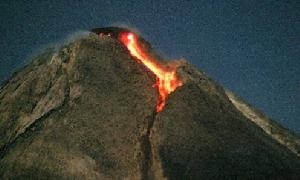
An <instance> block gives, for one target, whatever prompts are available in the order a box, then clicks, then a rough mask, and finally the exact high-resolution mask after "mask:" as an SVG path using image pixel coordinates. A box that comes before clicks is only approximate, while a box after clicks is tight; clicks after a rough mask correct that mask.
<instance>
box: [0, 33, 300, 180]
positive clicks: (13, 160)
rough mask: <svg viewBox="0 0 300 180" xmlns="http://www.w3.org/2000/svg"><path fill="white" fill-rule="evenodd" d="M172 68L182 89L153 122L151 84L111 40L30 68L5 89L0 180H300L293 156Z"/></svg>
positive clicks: (199, 77)
mask: <svg viewBox="0 0 300 180" xmlns="http://www.w3.org/2000/svg"><path fill="white" fill-rule="evenodd" d="M161 63H166V62H161ZM174 63H176V64H178V69H177V73H178V75H179V77H180V79H181V80H182V81H183V85H182V86H180V87H178V88H177V89H176V91H174V92H173V93H172V94H171V95H170V96H169V97H168V100H167V103H166V105H165V107H164V109H163V110H162V111H161V112H159V113H157V112H156V110H155V108H156V101H157V98H158V93H157V90H156V88H153V87H152V85H153V84H154V83H155V81H156V79H155V76H154V74H152V72H151V71H149V70H148V69H147V68H145V66H144V65H143V64H141V63H138V62H137V61H136V60H135V58H134V57H132V56H131V55H130V53H129V52H128V50H127V48H126V47H125V46H123V45H122V44H121V43H120V42H119V41H118V40H117V39H115V38H111V37H103V38H101V39H100V38H99V37H98V36H97V35H95V34H93V33H91V34H90V35H89V36H87V37H84V38H80V39H77V40H75V41H73V42H71V43H69V44H67V45H65V46H64V47H61V48H60V49H59V50H58V51H56V50H52V51H51V50H50V51H47V52H45V53H43V54H41V55H39V56H37V57H36V58H34V59H33V60H32V63H30V64H29V65H28V66H26V67H25V68H23V69H22V70H20V71H19V72H17V73H15V74H14V75H13V77H12V78H11V79H10V80H9V81H8V82H7V83H6V84H5V85H3V86H2V87H1V89H0V148H1V151H0V152H1V156H0V177H1V179H28V178H29V179H30V178H32V179H45V178H48V179H298V178H299V177H300V158H299V157H298V156H297V155H296V153H295V152H293V151H291V149H290V148H287V146H286V145H285V144H283V143H280V142H278V140H277V139H276V138H275V139H274V137H273V136H270V135H269V133H266V132H265V131H264V130H263V129H262V128H261V127H260V126H258V125H257V124H256V123H255V122H253V121H251V120H249V117H248V116H247V115H245V114H244V113H242V112H241V110H240V109H237V108H236V104H233V103H232V101H231V100H230V99H229V98H228V95H227V94H226V93H225V91H224V89H223V88H222V87H220V86H219V85H217V84H216V83H215V82H214V81H212V80H211V79H209V78H208V77H207V76H206V75H205V74H204V73H202V72H201V71H199V70H197V69H195V68H194V67H192V66H191V65H190V64H188V63H187V62H184V61H178V62H174ZM283 136H284V135H283ZM287 138H288V137H287ZM289 138H292V139H293V138H294V139H296V140H299V138H298V137H295V136H293V135H291V137H289ZM293 142H294V141H291V142H290V143H293ZM293 147H295V148H296V149H298V150H299V144H296V143H295V144H293ZM298 152H299V151H298Z"/></svg>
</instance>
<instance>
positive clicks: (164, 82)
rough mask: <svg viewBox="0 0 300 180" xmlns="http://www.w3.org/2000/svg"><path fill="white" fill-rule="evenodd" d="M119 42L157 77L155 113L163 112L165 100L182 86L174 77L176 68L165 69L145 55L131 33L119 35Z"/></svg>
mask: <svg viewBox="0 0 300 180" xmlns="http://www.w3.org/2000/svg"><path fill="white" fill-rule="evenodd" d="M119 39H120V41H121V42H122V43H123V44H124V45H125V46H126V47H127V48H128V50H129V52H130V54H131V55H132V56H135V57H136V58H137V59H139V60H140V61H141V62H142V63H143V64H144V65H145V66H146V67H147V68H148V69H150V70H151V71H152V72H153V73H154V74H155V75H156V77H157V82H156V86H157V89H158V92H159V99H158V102H157V105H156V111H157V112H160V111H161V110H163V108H164V106H165V104H166V99H167V97H168V95H169V94H170V93H172V92H173V91H175V89H176V88H177V87H179V86H181V85H182V82H181V81H180V80H179V79H178V78H177V77H176V68H171V67H165V66H163V65H161V64H158V63H157V61H156V60H155V59H153V58H151V57H150V56H148V55H147V54H146V52H144V51H143V49H142V47H141V46H140V45H139V41H138V37H137V36H136V35H135V34H133V33H130V32H128V33H121V34H120V37H119Z"/></svg>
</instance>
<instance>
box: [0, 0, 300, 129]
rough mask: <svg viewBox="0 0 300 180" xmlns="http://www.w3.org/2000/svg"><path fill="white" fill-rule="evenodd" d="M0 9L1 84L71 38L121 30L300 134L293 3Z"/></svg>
mask: <svg viewBox="0 0 300 180" xmlns="http://www.w3.org/2000/svg"><path fill="white" fill-rule="evenodd" d="M79 2H81V3H79ZM0 8H1V9H0V14H1V16H0V23H1V25H0V33H1V36H0V41H1V43H0V81H3V80H4V79H7V78H8V77H9V76H10V74H11V73H12V72H14V71H15V70H17V69H18V68H20V67H22V66H23V65H24V64H26V63H28V62H29V57H30V56H31V55H32V54H34V52H36V51H37V49H39V48H40V47H42V46H46V45H47V44H49V43H52V42H57V41H60V40H62V39H63V38H65V37H66V36H67V35H69V34H70V33H72V32H75V31H78V30H85V29H90V28H93V27H102V26H108V25H112V24H127V25H130V26H133V27H136V28H137V29H138V30H139V31H140V32H142V35H143V36H144V37H145V38H146V39H147V40H148V41H150V42H151V43H152V45H153V46H154V48H155V49H157V50H159V51H160V52H162V53H163V54H165V55H166V56H167V57H168V58H174V59H178V58H182V57H183V58H185V59H187V60H188V61H190V62H191V63H192V64H194V65H195V66H197V67H198V68H200V69H201V70H203V71H204V72H206V73H207V74H208V75H209V76H210V77H212V78H213V79H215V80H216V81H218V82H219V83H221V84H222V85H223V86H225V87H226V88H228V89H231V90H232V91H234V92H235V93H236V94H238V95H239V96H241V97H242V98H243V99H245V100H246V101H248V102H249V103H250V104H252V105H254V106H256V107H257V108H259V109H260V110H262V111H263V112H265V113H266V114H267V115H268V116H269V117H271V118H273V119H275V120H277V121H278V122H280V123H281V124H282V125H283V126H285V127H288V128H290V129H292V130H294V131H295V132H297V133H300V119H299V117H300V103H299V102H300V93H299V92H300V1H292V0H291V1H288V0H285V1H275V0H274V1H270V0H265V1H262V0H251V1H248V0H244V1H242V0H241V1H201V0H191V1H189V0H182V1H178V0H172V1H169V2H167V1H158V0H155V1H131V0H126V1H125V0H124V1H123V0H120V1H102V0H91V1H75V0H73V1H71V0H64V1H61V0H51V1H50V0H49V1H42V2H41V1H37V0H36V1H35V0H32V1H31V2H30V3H29V1H27V2H26V1H25V0H24V1H21V0H15V1H11V0H1V2H0Z"/></svg>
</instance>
